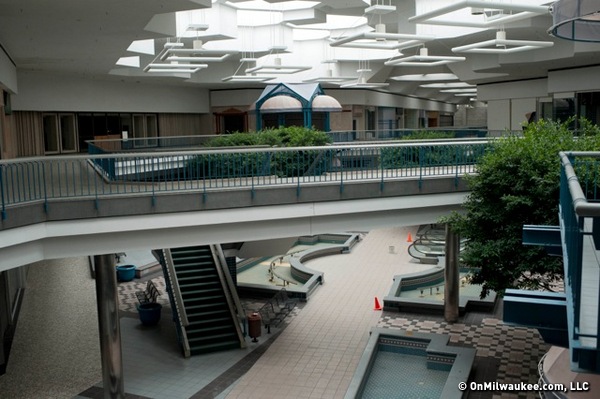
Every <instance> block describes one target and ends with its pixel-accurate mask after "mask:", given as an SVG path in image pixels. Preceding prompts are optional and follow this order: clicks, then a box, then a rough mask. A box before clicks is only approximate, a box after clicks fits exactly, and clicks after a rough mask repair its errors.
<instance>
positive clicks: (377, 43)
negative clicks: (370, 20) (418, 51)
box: [329, 25, 435, 50]
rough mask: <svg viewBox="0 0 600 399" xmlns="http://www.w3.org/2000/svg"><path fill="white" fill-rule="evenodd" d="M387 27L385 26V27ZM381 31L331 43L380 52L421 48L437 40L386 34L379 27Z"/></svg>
mask: <svg viewBox="0 0 600 399" xmlns="http://www.w3.org/2000/svg"><path fill="white" fill-rule="evenodd" d="M383 26H385V25H383ZM378 29H379V31H375V32H363V33H358V34H356V35H351V36H347V37H342V38H337V39H333V38H332V40H333V41H332V42H331V43H329V45H330V46H332V47H338V46H339V47H356V48H368V49H378V50H402V49H406V48H410V47H416V46H421V45H422V44H423V43H425V42H428V41H430V40H433V39H435V36H432V35H414V34H410V33H386V32H385V31H382V30H383V28H382V27H381V26H380V25H378Z"/></svg>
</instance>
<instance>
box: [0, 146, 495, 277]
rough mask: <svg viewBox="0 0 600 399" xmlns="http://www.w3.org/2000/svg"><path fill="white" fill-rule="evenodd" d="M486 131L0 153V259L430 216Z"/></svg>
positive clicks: (11, 262)
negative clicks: (301, 143)
mask: <svg viewBox="0 0 600 399" xmlns="http://www.w3.org/2000/svg"><path fill="white" fill-rule="evenodd" d="M487 144H488V142H487V140H477V139H475V140H473V139H470V140H442V141H436V142H427V143H423V142H420V143H415V142H412V143H402V142H394V143H385V144H382V143H377V144H346V145H331V146H325V147H302V148H251V149H248V148H247V149H204V150H195V151H170V152H143V153H140V152H133V153H118V154H103V155H87V156H58V157H42V158H29V159H16V160H7V161H1V162H0V201H1V202H0V205H1V213H2V220H1V222H0V256H2V258H3V260H4V261H3V264H2V266H0V269H2V270H4V269H8V268H12V267H16V266H19V265H23V264H27V263H30V262H34V261H37V260H41V259H52V258H61V257H66V256H77V255H91V254H99V253H113V252H118V251H123V250H125V249H130V250H131V249H137V248H139V249H142V248H149V247H157V248H158V247H161V248H162V247H176V246H182V245H193V244H195V245H198V244H208V243H215V242H221V243H223V242H238V241H248V240H261V239H270V238H279V237H290V236H298V235H302V234H318V233H325V232H331V231H342V230H346V231H347V230H363V231H364V230H368V229H372V228H376V227H388V226H394V225H396V226H398V225H405V226H406V225H415V224H420V223H428V222H434V221H436V220H437V218H438V217H439V216H441V215H444V214H447V213H448V212H450V211H451V210H457V209H460V205H461V204H462V202H463V200H464V196H465V195H466V193H467V186H466V182H465V181H464V179H463V177H464V175H465V174H468V173H472V172H473V168H474V164H475V162H476V161H477V159H478V157H479V156H481V155H482V154H483V153H484V151H485V148H486V146H487Z"/></svg>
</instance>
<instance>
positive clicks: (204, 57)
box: [159, 39, 239, 62]
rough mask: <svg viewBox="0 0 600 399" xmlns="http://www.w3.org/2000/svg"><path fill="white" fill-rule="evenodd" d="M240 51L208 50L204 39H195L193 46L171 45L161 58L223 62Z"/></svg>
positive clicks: (165, 59) (166, 59) (164, 59)
mask: <svg viewBox="0 0 600 399" xmlns="http://www.w3.org/2000/svg"><path fill="white" fill-rule="evenodd" d="M182 44H183V43H182ZM238 53H239V51H237V50H233V51H232V50H207V49H205V48H204V42H203V41H202V40H200V39H195V40H194V41H193V42H192V48H184V46H176V47H174V46H169V47H167V48H165V50H164V51H162V52H161V53H160V54H159V58H160V59H161V60H162V61H188V62H222V61H225V60H226V59H227V58H229V57H230V56H231V55H234V54H238Z"/></svg>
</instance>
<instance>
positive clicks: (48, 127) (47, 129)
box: [42, 114, 60, 154]
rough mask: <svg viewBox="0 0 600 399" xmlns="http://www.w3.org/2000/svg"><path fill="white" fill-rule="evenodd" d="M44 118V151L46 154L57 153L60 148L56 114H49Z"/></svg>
mask: <svg viewBox="0 0 600 399" xmlns="http://www.w3.org/2000/svg"><path fill="white" fill-rule="evenodd" d="M42 118H43V125H44V151H45V152H46V154H56V153H58V152H59V149H60V143H59V137H58V126H57V121H56V115H50V114H47V115H44V116H43V117H42Z"/></svg>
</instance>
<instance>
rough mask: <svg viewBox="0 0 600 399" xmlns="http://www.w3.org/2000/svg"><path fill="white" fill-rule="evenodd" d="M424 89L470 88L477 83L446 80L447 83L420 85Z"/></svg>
mask: <svg viewBox="0 0 600 399" xmlns="http://www.w3.org/2000/svg"><path fill="white" fill-rule="evenodd" d="M419 87H422V88H424V89H459V88H468V87H475V85H472V84H469V83H466V82H446V83H426V84H423V85H419Z"/></svg>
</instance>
